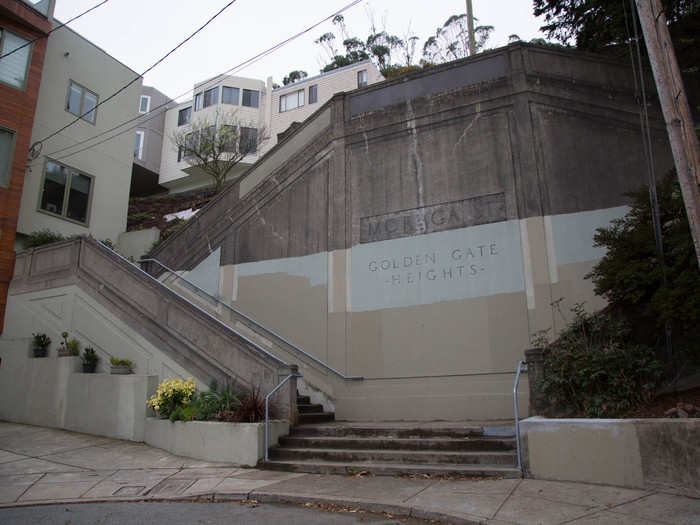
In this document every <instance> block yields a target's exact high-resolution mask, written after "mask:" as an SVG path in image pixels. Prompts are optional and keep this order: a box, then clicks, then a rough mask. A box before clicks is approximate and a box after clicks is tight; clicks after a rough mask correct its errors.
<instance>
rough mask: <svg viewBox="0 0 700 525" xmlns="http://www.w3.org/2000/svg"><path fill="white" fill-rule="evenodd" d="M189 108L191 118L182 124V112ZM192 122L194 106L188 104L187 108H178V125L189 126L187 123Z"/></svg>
mask: <svg viewBox="0 0 700 525" xmlns="http://www.w3.org/2000/svg"><path fill="white" fill-rule="evenodd" d="M188 109H189V110H190V114H189V118H188V119H187V122H183V123H182V124H180V113H182V112H183V111H185V110H188ZM190 122H192V106H187V107H186V108H182V109H178V110H177V127H178V128H179V127H181V126H187V124H189V123H190Z"/></svg>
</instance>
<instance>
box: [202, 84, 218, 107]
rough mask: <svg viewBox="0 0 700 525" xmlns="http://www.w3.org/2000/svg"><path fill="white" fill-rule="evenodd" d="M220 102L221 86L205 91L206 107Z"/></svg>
mask: <svg viewBox="0 0 700 525" xmlns="http://www.w3.org/2000/svg"><path fill="white" fill-rule="evenodd" d="M218 103H219V88H218V87H215V88H211V89H207V90H206V91H205V92H204V107H205V108H208V107H209V106H213V105H215V104H218Z"/></svg>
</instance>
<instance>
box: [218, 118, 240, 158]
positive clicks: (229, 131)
mask: <svg viewBox="0 0 700 525" xmlns="http://www.w3.org/2000/svg"><path fill="white" fill-rule="evenodd" d="M219 140H220V142H221V151H225V152H227V153H234V151H235V145H236V126H231V125H229V124H226V125H223V126H221V128H219Z"/></svg>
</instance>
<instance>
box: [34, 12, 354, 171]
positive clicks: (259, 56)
mask: <svg viewBox="0 0 700 525" xmlns="http://www.w3.org/2000/svg"><path fill="white" fill-rule="evenodd" d="M360 2H362V0H353V1H352V2H350V3H349V4H346V5H345V6H344V7H342V8H341V9H340V10H338V11H336V12H334V13H332V14H330V15H329V16H327V17H325V18H324V19H322V20H320V21H318V22H316V23H314V24H313V25H311V26H309V27H307V28H306V29H304V30H302V31H300V32H298V33H296V34H294V35H292V36H290V37H289V38H287V39H286V40H283V41H281V42H279V43H277V44H275V45H274V46H272V47H270V48H268V49H266V50H265V51H262V52H260V53H258V54H257V55H255V56H253V57H251V58H249V59H247V60H245V61H243V62H241V63H240V64H237V65H235V66H233V67H232V68H230V69H227V70H226V71H224V72H223V73H220V74H219V75H217V76H215V77H213V78H211V79H209V80H207V81H206V82H204V83H203V84H201V85H199V86H197V89H202V90H204V89H206V88H208V87H209V86H212V85H213V84H216V83H217V82H219V80H221V78H222V77H224V76H226V75H228V74H229V73H232V72H238V71H240V70H241V69H243V68H245V67H247V66H249V65H251V64H253V63H255V62H257V61H258V60H261V59H262V58H264V57H265V56H267V55H269V54H270V53H273V52H274V51H276V50H277V49H279V48H281V47H283V46H285V45H286V44H288V43H289V42H292V41H293V40H296V39H297V38H299V37H301V36H303V35H304V34H306V33H308V32H309V31H312V30H313V29H315V28H317V27H318V26H320V25H321V24H323V23H324V22H327V21H328V20H331V19H333V17H335V16H337V15H339V14H341V13H343V12H345V11H347V10H348V9H350V8H351V7H354V6H355V5H357V4H359V3H360ZM193 92H194V88H192V89H189V90H187V91H185V92H183V93H181V94H179V95H177V96H176V97H175V98H174V99H173V100H171V101H168V102H164V103H163V104H160V105H158V106H156V107H155V108H153V109H152V110H151V113H154V114H153V115H151V116H149V117H148V118H145V119H144V118H143V116H142V115H138V116H136V117H133V118H131V119H128V120H126V121H124V122H121V123H120V124H117V125H116V126H113V127H112V128H110V129H108V130H105V131H103V132H101V133H98V134H96V135H93V136H92V137H89V138H87V139H84V140H82V141H80V142H76V143H75V144H72V145H70V146H66V147H64V148H61V149H58V150H55V151H53V152H52V153H47V156H50V157H53V156H54V155H57V154H59V153H62V152H64V151H66V150H70V149H72V148H76V147H79V146H81V145H83V144H86V143H88V142H90V141H92V140H95V139H97V138H99V137H102V136H104V135H106V134H108V133H111V132H112V131H116V130H118V129H120V128H122V127H123V126H126V125H128V124H130V123H132V122H134V121H138V122H137V123H136V124H135V125H134V126H131V127H129V128H126V129H124V130H122V131H119V132H118V133H115V134H114V135H111V136H109V137H107V138H105V139H103V140H101V141H99V142H96V143H94V144H91V145H89V146H87V147H85V148H82V149H79V150H77V151H74V152H72V153H68V154H66V155H62V156H60V157H58V158H57V159H56V160H61V159H65V158H68V157H71V156H73V155H76V154H78V153H81V152H83V151H85V150H88V149H90V148H93V147H95V146H99V145H100V144H103V143H104V142H107V141H108V140H111V139H113V138H115V137H118V136H119V135H122V134H124V133H126V132H128V131H131V130H133V129H135V128H137V127H139V126H140V125H141V124H143V123H145V122H148V121H149V120H152V119H154V118H156V117H157V116H159V115H160V114H161V113H163V112H165V111H167V110H168V109H170V108H169V107H167V106H170V105H171V104H172V102H173V101H174V100H177V99H179V98H182V97H184V96H185V95H189V94H191V93H193ZM159 110H162V111H159ZM156 112H157V113H156Z"/></svg>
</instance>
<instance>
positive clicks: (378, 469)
mask: <svg viewBox="0 0 700 525" xmlns="http://www.w3.org/2000/svg"><path fill="white" fill-rule="evenodd" d="M258 466H259V468H263V469H270V470H284V471H287V472H306V473H309V474H359V473H361V472H367V473H371V474H374V475H377V476H398V475H401V474H417V475H421V474H422V475H431V476H466V477H492V476H493V477H502V478H519V477H520V470H518V469H517V468H515V467H505V466H491V465H447V464H441V465H440V464H438V465H402V464H400V463H353V464H352V465H348V464H347V463H342V462H333V461H318V460H312V461H281V460H271V461H263V462H261V463H259V464H258Z"/></svg>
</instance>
